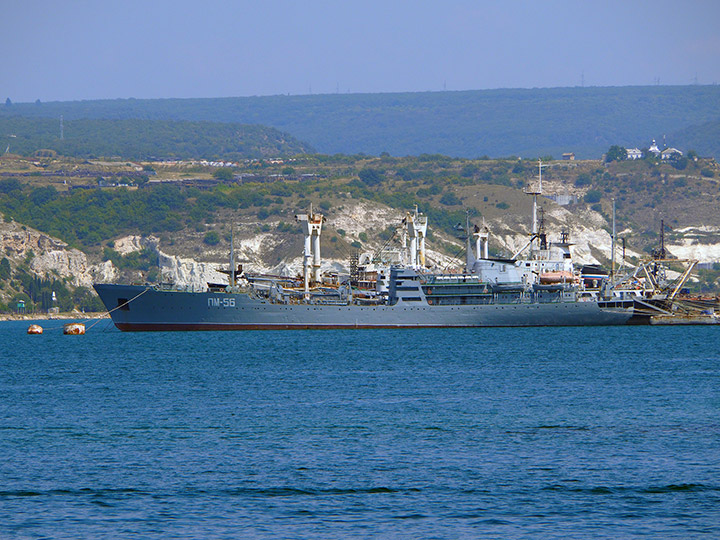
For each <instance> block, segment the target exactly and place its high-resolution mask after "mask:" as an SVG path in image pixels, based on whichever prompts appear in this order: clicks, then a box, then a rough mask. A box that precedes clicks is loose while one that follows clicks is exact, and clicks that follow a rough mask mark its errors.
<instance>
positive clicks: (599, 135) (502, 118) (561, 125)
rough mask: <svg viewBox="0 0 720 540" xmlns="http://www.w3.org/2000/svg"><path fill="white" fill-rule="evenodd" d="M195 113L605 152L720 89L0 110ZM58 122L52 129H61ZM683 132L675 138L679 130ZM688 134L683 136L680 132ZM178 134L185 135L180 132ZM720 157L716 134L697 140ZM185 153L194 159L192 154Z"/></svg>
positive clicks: (433, 140)
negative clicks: (700, 140)
mask: <svg viewBox="0 0 720 540" xmlns="http://www.w3.org/2000/svg"><path fill="white" fill-rule="evenodd" d="M3 115H4V116H7V115H22V116H28V117H29V116H34V117H51V118H54V119H55V122H56V124H55V125H56V126H57V119H59V117H60V115H64V117H65V119H66V121H67V120H70V119H79V118H107V119H127V118H142V119H157V120H169V119H174V120H192V121H211V122H240V123H243V124H261V125H266V126H272V127H274V128H276V129H279V130H282V131H283V132H287V133H290V134H292V135H293V136H295V137H297V138H299V139H301V140H303V141H307V142H308V143H309V144H311V145H313V146H314V147H315V148H316V149H317V150H319V151H320V152H323V153H328V154H331V153H345V154H356V153H361V152H362V153H367V154H372V155H379V154H380V153H382V152H383V151H386V152H389V153H390V154H392V155H396V156H405V155H418V154H422V153H433V154H434V153H441V154H445V155H450V156H464V157H470V158H474V157H479V156H483V155H488V156H493V157H499V156H510V155H517V156H524V157H528V156H537V155H553V156H555V157H559V156H560V154H561V153H563V152H574V153H575V154H576V155H577V156H578V158H595V159H599V158H600V156H601V155H602V153H603V152H604V151H605V150H607V148H608V147H609V146H610V145H613V144H618V145H622V146H625V147H628V148H632V147H636V146H637V147H643V146H647V145H649V144H650V141H651V140H652V139H653V138H654V139H657V140H660V139H661V138H662V136H663V135H667V136H668V137H669V138H668V140H667V142H668V144H669V145H671V146H676V147H679V148H680V149H681V150H686V149H687V148H684V147H683V141H688V142H689V141H690V140H691V139H690V134H684V132H683V131H682V130H684V129H686V128H688V127H689V126H694V125H700V124H703V123H706V122H708V121H710V120H713V119H717V118H719V117H720V87H719V86H644V87H604V88H601V87H593V88H540V89H538V88H535V89H505V90H478V91H465V92H418V93H397V94H330V95H307V96H267V97H243V98H212V99H154V100H139V99H119V100H100V101H77V102H52V103H39V104H37V103H21V104H17V103H14V104H12V105H10V106H8V107H0V116H3ZM56 132H57V128H56V129H55V133H56ZM676 132H677V133H678V134H679V135H678V137H677V138H674V136H673V134H674V133H676ZM681 134H682V137H681V136H680V135H681ZM176 140H177V141H182V139H176ZM692 147H694V148H696V149H698V150H699V151H700V152H701V154H702V155H710V156H714V157H720V138H718V137H714V138H711V139H707V140H706V141H704V144H692ZM186 157H188V156H186Z"/></svg>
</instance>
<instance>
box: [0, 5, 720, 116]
mask: <svg viewBox="0 0 720 540" xmlns="http://www.w3.org/2000/svg"><path fill="white" fill-rule="evenodd" d="M719 24H720V1H718V0H691V1H685V2H678V1H677V0H674V1H669V0H658V1H652V2H651V1H632V0H624V1H619V0H610V1H607V0H599V1H598V0H594V1H582V0H575V1H558V0H548V1H541V0H537V1H503V2H499V1H498V2H487V1H464V0H457V1H453V0H444V1H423V0H416V1H392V0H362V1H359V0H356V1H341V0H336V1H313V0H305V1H301V0H296V1H281V0H256V1H235V2H231V1H212V0H206V1H193V0H172V1H165V0H159V1H156V0H138V1H136V0H129V1H122V0H120V1H104V0H98V1H73V0H66V1H40V0H9V1H7V2H3V5H2V8H1V9H0V55H1V58H2V62H1V63H0V99H2V100H3V101H4V100H5V98H6V97H10V99H11V100H13V101H16V102H21V101H34V100H36V99H40V100H42V101H54V100H77V99H95V98H127V97H136V98H157V97H219V96H250V95H270V94H288V93H289V94H308V93H335V92H338V91H339V92H341V93H345V92H401V91H424V90H443V89H444V88H445V89H447V90H467V89H485V88H518V87H522V88H531V87H552V86H579V85H580V84H581V83H582V81H583V74H584V84H585V85H586V86H621V85H648V84H654V83H655V82H656V81H657V80H659V82H660V84H673V85H676V84H681V85H682V84H691V83H693V82H694V81H695V79H696V77H697V82H698V83H700V84H714V83H717V82H718V81H720V32H719V31H718V28H719V26H718V25H719Z"/></svg>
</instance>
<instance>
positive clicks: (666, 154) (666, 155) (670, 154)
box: [660, 148, 683, 159]
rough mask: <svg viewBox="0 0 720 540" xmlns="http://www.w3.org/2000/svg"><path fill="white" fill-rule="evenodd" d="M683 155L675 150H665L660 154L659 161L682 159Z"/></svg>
mask: <svg viewBox="0 0 720 540" xmlns="http://www.w3.org/2000/svg"><path fill="white" fill-rule="evenodd" d="M682 155H683V153H682V152H681V151H680V150H678V149H677V148H666V149H665V150H663V151H662V153H661V154H660V158H661V159H674V158H679V157H682Z"/></svg>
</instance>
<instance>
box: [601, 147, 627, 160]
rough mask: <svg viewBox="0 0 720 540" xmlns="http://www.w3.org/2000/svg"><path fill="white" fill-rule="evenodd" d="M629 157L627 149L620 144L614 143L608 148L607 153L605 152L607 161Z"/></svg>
mask: <svg viewBox="0 0 720 540" xmlns="http://www.w3.org/2000/svg"><path fill="white" fill-rule="evenodd" d="M626 159H627V149H626V148H624V147H622V146H618V145H616V144H614V145H612V146H611V147H610V148H608V151H607V153H606V154H605V162H606V163H610V162H611V161H625V160H626Z"/></svg>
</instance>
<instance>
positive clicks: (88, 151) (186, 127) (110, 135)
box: [0, 107, 313, 160]
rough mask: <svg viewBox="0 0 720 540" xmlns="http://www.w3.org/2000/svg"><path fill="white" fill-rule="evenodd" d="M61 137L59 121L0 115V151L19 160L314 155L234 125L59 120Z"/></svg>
mask: <svg viewBox="0 0 720 540" xmlns="http://www.w3.org/2000/svg"><path fill="white" fill-rule="evenodd" d="M12 109H13V110H14V107H13V108H12ZM18 109H21V108H20V107H18ZM62 132H63V138H62V139H61V138H60V121H59V117H58V118H53V119H50V118H41V117H24V116H18V115H14V116H8V115H0V134H2V141H1V143H2V144H3V145H4V146H5V148H3V151H4V150H10V151H11V152H13V153H16V154H23V155H32V154H33V153H35V152H36V151H38V150H46V149H49V150H53V151H55V152H58V153H60V154H62V155H65V156H75V157H83V158H93V157H100V156H117V157H121V158H123V159H172V158H178V157H183V158H186V159H199V158H206V159H228V160H236V159H257V158H266V157H276V156H288V155H294V154H302V153H308V152H312V151H313V149H312V147H311V146H309V145H308V144H305V143H302V142H300V141H298V140H297V139H295V138H294V137H292V136H290V135H288V134H287V133H282V132H280V131H278V130H277V129H273V128H268V127H263V126H256V125H247V124H236V123H219V122H200V121H198V122H190V121H173V120H142V119H114V120H106V119H74V120H73V119H63V125H62Z"/></svg>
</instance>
